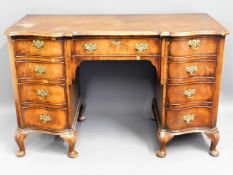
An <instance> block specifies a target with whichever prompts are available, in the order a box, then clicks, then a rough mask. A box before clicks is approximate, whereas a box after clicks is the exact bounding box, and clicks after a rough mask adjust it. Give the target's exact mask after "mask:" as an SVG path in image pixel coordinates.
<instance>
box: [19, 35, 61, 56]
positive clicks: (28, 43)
mask: <svg viewBox="0 0 233 175" xmlns="http://www.w3.org/2000/svg"><path fill="white" fill-rule="evenodd" d="M14 45H15V55H16V57H17V56H18V57H22V56H42V57H43V56H46V57H62V56H63V41H62V40H50V39H16V40H14Z"/></svg>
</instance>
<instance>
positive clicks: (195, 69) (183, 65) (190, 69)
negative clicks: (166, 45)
mask: <svg viewBox="0 0 233 175" xmlns="http://www.w3.org/2000/svg"><path fill="white" fill-rule="evenodd" d="M215 67H216V61H215V60H201V61H186V62H173V61H172V62H171V63H170V64H169V67H168V72H169V78H170V79H185V78H201V77H211V78H213V77H215Z"/></svg>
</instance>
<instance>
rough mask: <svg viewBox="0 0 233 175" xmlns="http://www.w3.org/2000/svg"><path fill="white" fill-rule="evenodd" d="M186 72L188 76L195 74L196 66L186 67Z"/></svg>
mask: <svg viewBox="0 0 233 175" xmlns="http://www.w3.org/2000/svg"><path fill="white" fill-rule="evenodd" d="M185 70H186V72H187V73H189V74H190V75H194V74H195V73H196V72H197V70H198V69H197V66H188V67H186V69H185Z"/></svg>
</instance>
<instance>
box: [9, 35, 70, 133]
mask: <svg viewBox="0 0 233 175" xmlns="http://www.w3.org/2000/svg"><path fill="white" fill-rule="evenodd" d="M13 44H14V50H15V57H16V72H17V82H18V91H19V100H20V104H21V105H20V108H21V116H22V122H21V128H24V129H32V130H42V131H51V132H58V131H62V130H65V129H66V128H67V120H68V119H67V98H66V86H65V66H64V54H63V40H61V39H50V38H42V39H37V38H36V39H35V38H15V39H14V40H13Z"/></svg>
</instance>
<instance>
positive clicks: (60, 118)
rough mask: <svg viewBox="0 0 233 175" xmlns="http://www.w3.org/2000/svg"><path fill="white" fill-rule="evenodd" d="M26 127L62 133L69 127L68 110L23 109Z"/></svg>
mask: <svg viewBox="0 0 233 175" xmlns="http://www.w3.org/2000/svg"><path fill="white" fill-rule="evenodd" d="M22 112H23V120H24V127H26V128H30V129H43V130H51V131H61V130H64V129H66V127H67V110H66V109H63V110H62V109H51V108H49V109H45V108H23V110H22Z"/></svg>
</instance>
